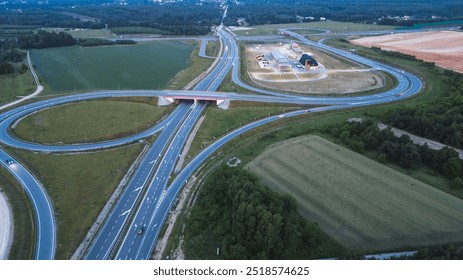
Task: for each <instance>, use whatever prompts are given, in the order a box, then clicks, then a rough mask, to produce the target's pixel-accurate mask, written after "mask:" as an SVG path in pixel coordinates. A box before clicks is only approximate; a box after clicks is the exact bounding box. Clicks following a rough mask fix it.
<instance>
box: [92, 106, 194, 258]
mask: <svg viewBox="0 0 463 280" xmlns="http://www.w3.org/2000/svg"><path fill="white" fill-rule="evenodd" d="M189 110H191V105H190V104H187V103H182V104H180V105H179V106H177V108H176V109H175V110H174V112H172V114H171V116H173V119H172V122H170V123H169V124H168V125H167V127H166V128H165V129H164V130H163V131H162V133H161V134H160V135H159V137H158V138H157V139H156V141H155V143H154V144H153V145H152V146H151V148H150V149H149V150H148V152H147V154H146V155H145V156H144V157H143V159H142V161H141V163H140V165H139V167H138V169H137V170H136V172H135V174H134V175H133V176H132V178H131V180H130V181H129V183H128V184H127V187H126V188H125V190H124V192H123V193H122V194H121V196H120V198H119V200H118V203H117V204H116V205H115V206H114V208H113V210H112V211H111V213H110V214H109V215H108V217H107V218H106V220H105V222H104V224H103V225H102V226H101V228H100V230H99V232H98V235H97V236H96V238H95V240H94V241H93V244H92V246H91V247H90V250H89V251H88V253H87V255H86V259H94V260H101V259H107V258H109V256H110V254H111V252H112V250H113V249H114V245H115V244H116V242H117V240H118V238H119V237H120V234H121V233H122V230H123V229H124V226H125V224H126V223H127V221H128V219H129V217H130V214H131V211H132V209H133V207H134V206H135V204H136V202H137V200H138V199H139V197H140V195H141V194H142V193H143V190H144V189H145V188H146V184H147V182H148V181H149V180H150V179H151V173H152V172H153V170H155V168H156V167H158V166H159V165H160V159H161V155H162V153H163V152H164V150H165V149H166V148H167V147H166V146H167V143H168V142H169V139H171V138H172V134H173V132H174V131H175V130H176V129H177V128H178V126H179V124H181V122H182V119H183V118H184V116H185V114H186V113H187V112H188V111H189Z"/></svg>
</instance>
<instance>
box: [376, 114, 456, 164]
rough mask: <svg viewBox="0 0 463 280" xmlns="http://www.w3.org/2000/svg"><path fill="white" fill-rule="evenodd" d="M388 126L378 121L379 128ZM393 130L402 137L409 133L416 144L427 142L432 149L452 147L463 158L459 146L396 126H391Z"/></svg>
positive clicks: (421, 144) (397, 135) (422, 144)
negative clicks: (421, 135)
mask: <svg viewBox="0 0 463 280" xmlns="http://www.w3.org/2000/svg"><path fill="white" fill-rule="evenodd" d="M387 127H388V125H386V124H384V123H378V128H379V129H380V130H384V129H386V128H387ZM391 131H392V132H393V133H394V135H395V136H396V137H400V136H402V135H408V136H409V137H410V140H411V141H412V142H413V143H414V144H416V145H420V146H424V145H425V144H426V145H428V148H430V149H432V150H440V149H442V148H444V147H449V148H452V149H454V150H455V151H456V152H457V153H458V157H459V158H460V159H463V150H460V149H457V148H454V147H451V146H448V145H445V144H442V143H440V142H437V141H433V140H431V139H428V138H423V137H420V136H416V135H415V134H411V133H409V132H407V131H405V130H402V129H398V128H395V127H391Z"/></svg>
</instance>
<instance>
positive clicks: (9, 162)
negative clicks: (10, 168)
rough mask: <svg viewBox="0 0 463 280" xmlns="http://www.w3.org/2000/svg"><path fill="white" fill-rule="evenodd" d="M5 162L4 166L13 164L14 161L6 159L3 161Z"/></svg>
mask: <svg viewBox="0 0 463 280" xmlns="http://www.w3.org/2000/svg"><path fill="white" fill-rule="evenodd" d="M5 162H6V164H8V165H12V164H14V161H13V160H12V159H10V158H9V159H7V160H5Z"/></svg>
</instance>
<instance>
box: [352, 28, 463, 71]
mask: <svg viewBox="0 0 463 280" xmlns="http://www.w3.org/2000/svg"><path fill="white" fill-rule="evenodd" d="M351 43H353V44H357V45H361V46H366V47H372V46H374V47H379V48H381V49H383V50H387V51H398V52H402V53H405V54H409V55H414V56H416V57H417V58H419V59H422V60H424V61H428V62H434V63H436V65H438V66H440V67H443V68H446V69H451V70H455V71H457V72H460V73H463V32H454V31H433V32H417V33H403V34H390V35H384V36H374V37H364V38H361V39H356V40H352V41H351Z"/></svg>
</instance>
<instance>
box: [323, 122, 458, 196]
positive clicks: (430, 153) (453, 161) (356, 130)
mask: <svg viewBox="0 0 463 280" xmlns="http://www.w3.org/2000/svg"><path fill="white" fill-rule="evenodd" d="M327 131H328V132H329V133H331V134H332V135H333V136H335V137H337V138H338V139H339V140H341V142H342V143H343V144H345V145H346V146H348V147H349V148H351V149H353V150H354V151H356V152H358V153H364V152H365V151H372V152H375V153H377V156H376V157H377V160H378V161H379V162H383V163H384V162H392V163H395V164H397V165H399V166H401V167H403V168H405V169H410V170H413V169H417V168H418V167H420V166H421V165H424V166H427V167H428V168H430V169H432V170H434V171H435V172H437V173H439V174H441V175H443V176H445V177H446V178H448V179H449V180H451V186H452V187H455V188H463V168H462V167H463V161H462V160H461V159H459V157H458V153H457V152H456V151H455V150H454V149H451V148H448V147H444V148H443V149H440V150H433V149H430V148H429V147H428V146H427V145H426V144H425V145H423V146H419V145H416V144H414V143H413V142H412V141H411V139H410V137H409V136H408V135H402V136H401V137H395V136H394V134H393V132H392V131H391V129H390V127H389V128H387V129H384V130H380V129H379V128H378V125H377V123H374V122H372V121H369V120H364V121H362V122H357V123H352V124H344V125H341V126H336V127H333V128H331V129H329V130H327Z"/></svg>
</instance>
